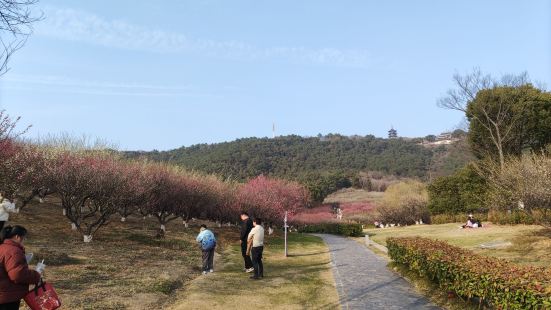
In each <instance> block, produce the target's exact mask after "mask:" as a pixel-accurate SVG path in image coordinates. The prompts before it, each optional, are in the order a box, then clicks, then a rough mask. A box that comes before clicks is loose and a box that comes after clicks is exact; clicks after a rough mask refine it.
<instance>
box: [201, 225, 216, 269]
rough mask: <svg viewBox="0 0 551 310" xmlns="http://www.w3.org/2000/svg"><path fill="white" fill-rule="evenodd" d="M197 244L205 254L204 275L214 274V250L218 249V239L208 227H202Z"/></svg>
mask: <svg viewBox="0 0 551 310" xmlns="http://www.w3.org/2000/svg"><path fill="white" fill-rule="evenodd" d="M197 242H199V246H200V247H201V251H202V252H203V274H207V272H214V268H213V263H214V249H215V248H216V238H215V237H214V234H213V233H212V231H210V230H208V229H207V225H205V224H203V225H201V228H200V232H199V235H197Z"/></svg>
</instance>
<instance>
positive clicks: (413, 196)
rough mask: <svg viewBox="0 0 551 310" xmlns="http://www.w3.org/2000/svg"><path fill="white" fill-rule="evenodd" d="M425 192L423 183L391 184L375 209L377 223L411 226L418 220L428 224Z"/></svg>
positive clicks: (405, 182)
mask: <svg viewBox="0 0 551 310" xmlns="http://www.w3.org/2000/svg"><path fill="white" fill-rule="evenodd" d="M427 199H428V196H427V190H426V187H425V185H424V184H423V183H421V182H418V181H413V180H408V181H404V182H399V183H395V184H392V185H391V186H390V187H389V188H388V189H387V190H386V192H385V193H384V195H383V198H382V201H381V204H380V206H378V207H377V212H378V213H379V221H382V222H383V223H389V224H390V223H392V224H400V225H413V224H415V223H416V222H418V221H419V220H422V221H423V222H424V223H427V224H428V223H430V214H429V210H428V208H427Z"/></svg>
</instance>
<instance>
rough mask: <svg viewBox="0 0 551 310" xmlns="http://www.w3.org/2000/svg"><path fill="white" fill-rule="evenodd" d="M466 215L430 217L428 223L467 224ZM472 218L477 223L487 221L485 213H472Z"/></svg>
mask: <svg viewBox="0 0 551 310" xmlns="http://www.w3.org/2000/svg"><path fill="white" fill-rule="evenodd" d="M467 215H468V214H466V213H461V214H438V215H431V217H430V223H431V224H448V223H467ZM473 216H474V218H475V219H477V220H479V221H482V222H487V221H488V214H487V213H474V214H473ZM483 224H484V223H483Z"/></svg>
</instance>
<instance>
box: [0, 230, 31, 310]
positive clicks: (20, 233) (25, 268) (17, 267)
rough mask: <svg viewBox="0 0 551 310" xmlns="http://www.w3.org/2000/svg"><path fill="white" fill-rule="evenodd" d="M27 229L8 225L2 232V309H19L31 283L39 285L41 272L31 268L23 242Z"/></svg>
mask: <svg viewBox="0 0 551 310" xmlns="http://www.w3.org/2000/svg"><path fill="white" fill-rule="evenodd" d="M26 235H27V230H26V229H25V228H23V227H21V226H17V225H16V226H13V227H11V226H6V227H4V229H2V232H1V233H0V242H1V243H2V244H0V310H12V309H19V305H20V304H21V299H23V297H25V295H26V294H27V292H28V291H29V285H31V284H34V285H37V284H38V282H39V281H40V277H41V275H40V273H38V272H37V271H34V270H31V269H29V265H28V264H27V260H26V258H25V248H24V247H23V243H24V241H25V236H26Z"/></svg>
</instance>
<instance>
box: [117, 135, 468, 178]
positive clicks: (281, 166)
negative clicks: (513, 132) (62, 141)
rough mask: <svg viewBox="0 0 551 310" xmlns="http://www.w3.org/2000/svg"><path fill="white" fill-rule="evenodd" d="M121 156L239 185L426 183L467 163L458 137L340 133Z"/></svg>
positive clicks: (263, 139)
mask: <svg viewBox="0 0 551 310" xmlns="http://www.w3.org/2000/svg"><path fill="white" fill-rule="evenodd" d="M428 137H431V136H428ZM432 137H433V136H432ZM429 140H432V139H429ZM427 142H428V143H427ZM125 155H126V156H127V157H129V158H147V159H150V160H154V161H163V162H170V163H173V164H176V165H180V166H184V167H186V168H188V169H193V170H198V171H201V172H205V173H212V174H217V175H220V176H222V177H224V178H231V179H235V180H238V181H243V180H247V179H250V178H252V177H255V176H258V175H260V174H264V175H268V176H273V177H279V178H285V179H299V180H300V179H304V178H305V176H308V175H323V174H330V173H335V172H339V173H345V174H349V175H352V174H355V173H359V172H367V171H372V172H378V173H382V174H386V175H394V176H398V177H414V178H421V179H429V178H433V177H435V176H441V175H448V174H451V173H453V172H454V171H455V170H456V169H457V168H460V167H462V166H463V165H464V164H465V163H466V162H468V161H470V160H471V159H472V155H471V153H470V151H469V150H468V147H467V146H466V142H465V140H464V139H463V137H460V138H459V139H455V140H454V142H453V143H451V144H449V145H435V144H434V143H430V141H427V139H426V138H395V139H383V138H377V137H374V136H372V135H368V136H343V135H339V134H330V135H325V136H321V135H318V136H317V137H301V136H298V135H289V136H280V137H275V138H254V137H253V138H241V139H237V140H234V141H231V142H222V143H214V144H196V145H192V146H188V147H181V148H178V149H174V150H169V151H150V152H146V151H126V152H125Z"/></svg>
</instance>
